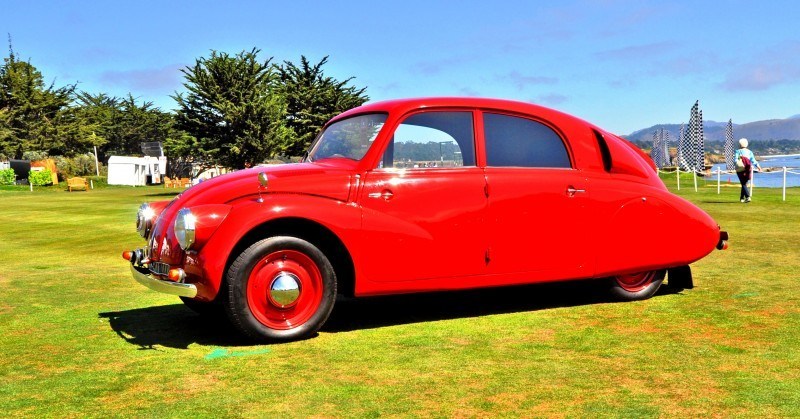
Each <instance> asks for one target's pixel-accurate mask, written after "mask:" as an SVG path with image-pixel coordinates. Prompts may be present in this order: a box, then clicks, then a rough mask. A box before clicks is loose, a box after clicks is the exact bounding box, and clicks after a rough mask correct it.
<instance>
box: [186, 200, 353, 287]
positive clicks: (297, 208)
mask: <svg viewBox="0 0 800 419" xmlns="http://www.w3.org/2000/svg"><path fill="white" fill-rule="evenodd" d="M283 218H286V219H288V218H293V219H298V218H300V219H305V220H309V221H312V222H315V223H317V224H320V225H322V226H324V227H325V228H327V229H328V230H330V231H331V232H333V234H335V235H336V236H338V237H339V239H340V240H341V241H342V243H343V244H344V245H345V247H347V248H350V244H351V243H353V242H354V240H355V235H356V234H357V232H358V231H359V229H360V227H361V209H360V208H359V207H358V206H356V205H354V204H352V203H346V202H342V201H338V200H333V199H329V198H324V197H318V196H311V195H294V194H274V195H264V196H263V202H258V200H257V199H252V200H247V201H243V202H242V201H240V202H238V203H236V204H235V205H234V206H233V208H232V209H231V211H230V213H229V214H228V216H227V217H226V218H225V220H224V221H223V222H222V224H220V226H219V227H218V228H217V230H216V231H215V232H214V234H213V235H212V236H211V237H210V238H209V239H208V241H207V243H206V244H205V246H203V248H202V249H200V251H199V252H197V253H195V254H194V255H189V254H187V258H186V262H187V266H186V270H187V272H188V271H190V270H192V269H194V270H198V271H199V272H197V273H198V274H199V275H198V276H199V277H202V278H203V280H202V283H201V284H198V298H200V299H202V300H209V301H210V300H213V299H214V298H215V297H216V295H217V293H218V292H219V290H220V286H221V284H222V279H223V277H224V275H225V269H226V267H227V263H228V260H229V259H232V258H235V257H236V255H232V254H231V252H233V251H234V249H235V248H236V246H237V245H238V244H239V243H240V242H241V241H242V240H243V239H244V238H245V236H247V234H248V233H250V232H251V231H253V230H254V229H257V228H259V227H260V226H262V225H264V224H266V223H270V222H276V221H279V220H280V219H283Z"/></svg>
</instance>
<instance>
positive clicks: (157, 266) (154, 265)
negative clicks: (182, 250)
mask: <svg viewBox="0 0 800 419" xmlns="http://www.w3.org/2000/svg"><path fill="white" fill-rule="evenodd" d="M149 266H150V272H152V273H154V274H156V275H166V274H168V273H169V264H168V263H164V262H150V264H149Z"/></svg>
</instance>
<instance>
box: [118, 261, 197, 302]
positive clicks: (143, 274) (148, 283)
mask: <svg viewBox="0 0 800 419" xmlns="http://www.w3.org/2000/svg"><path fill="white" fill-rule="evenodd" d="M131 274H133V279H135V280H136V282H138V283H140V284H142V285H144V286H145V287H147V288H150V289H151V290H154V291H158V292H163V293H164V294H170V295H177V296H179V297H188V298H194V297H195V296H196V295H197V287H195V286H194V284H184V283H182V282H171V281H162V280H160V279H158V278H156V277H154V276H153V275H151V274H150V272H149V271H147V270H145V268H137V267H136V266H135V265H134V264H131Z"/></svg>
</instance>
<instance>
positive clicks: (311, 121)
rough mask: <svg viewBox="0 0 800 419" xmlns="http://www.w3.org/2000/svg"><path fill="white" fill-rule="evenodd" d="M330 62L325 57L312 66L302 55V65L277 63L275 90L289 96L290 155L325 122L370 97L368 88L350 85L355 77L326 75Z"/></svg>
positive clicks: (300, 149)
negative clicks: (340, 79) (346, 77)
mask: <svg viewBox="0 0 800 419" xmlns="http://www.w3.org/2000/svg"><path fill="white" fill-rule="evenodd" d="M327 62H328V57H327V56H326V57H324V58H323V59H322V60H320V61H319V62H318V63H316V64H313V65H312V64H311V63H310V62H309V61H308V59H307V58H306V57H305V56H302V55H301V56H300V65H299V66H298V65H296V64H294V63H292V62H289V61H284V62H283V65H282V66H276V69H277V71H278V79H277V82H278V83H277V85H276V90H278V91H279V92H280V93H281V94H282V96H284V97H285V99H286V116H285V125H286V127H287V128H288V129H289V130H290V136H291V138H290V139H289V140H288V142H287V145H286V150H285V151H284V152H285V154H287V155H290V156H298V155H301V154H303V152H304V151H305V150H306V149H307V148H308V146H309V145H310V144H311V141H313V140H314V137H316V135H317V134H318V133H319V131H320V129H321V128H322V126H323V125H324V124H325V122H327V121H328V120H329V119H331V118H333V117H334V116H336V115H338V114H340V113H342V112H344V111H346V110H348V109H351V108H354V107H356V106H360V105H362V104H364V102H366V101H367V100H369V97H368V96H367V95H366V94H364V92H365V91H366V88H357V87H355V86H352V85H349V83H350V81H351V80H353V77H350V78H348V79H345V80H343V81H339V80H336V79H334V78H333V77H330V76H325V74H324V72H323V70H322V67H323V66H324V65H325V64H326V63H327Z"/></svg>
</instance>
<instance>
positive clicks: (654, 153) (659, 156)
mask: <svg viewBox="0 0 800 419" xmlns="http://www.w3.org/2000/svg"><path fill="white" fill-rule="evenodd" d="M650 158H651V159H653V163H655V165H656V167H658V168H659V169H660V168H663V167H667V166H669V165H670V158H669V131H664V129H663V128H661V129H659V130H658V131H654V132H653V148H652V149H650Z"/></svg>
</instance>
